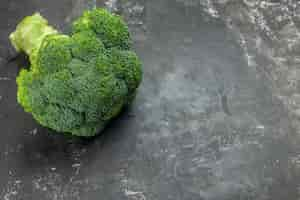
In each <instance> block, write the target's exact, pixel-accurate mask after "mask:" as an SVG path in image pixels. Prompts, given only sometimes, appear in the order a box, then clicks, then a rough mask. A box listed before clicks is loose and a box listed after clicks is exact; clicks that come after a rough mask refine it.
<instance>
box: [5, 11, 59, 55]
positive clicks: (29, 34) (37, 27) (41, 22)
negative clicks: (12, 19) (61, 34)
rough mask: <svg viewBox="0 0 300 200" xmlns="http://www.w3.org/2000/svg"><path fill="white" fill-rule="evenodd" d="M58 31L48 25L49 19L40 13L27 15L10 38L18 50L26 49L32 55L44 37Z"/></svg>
mask: <svg viewBox="0 0 300 200" xmlns="http://www.w3.org/2000/svg"><path fill="white" fill-rule="evenodd" d="M56 33H58V31H57V30H55V29H54V28H53V27H51V26H49V25H48V21H47V20H46V19H45V18H43V17H42V16H41V15H40V14H39V13H35V14H34V15H32V16H28V17H25V18H24V19H23V20H22V22H21V23H20V24H19V25H18V26H17V28H16V31H15V32H13V33H11V34H10V36H9V39H10V41H11V43H12V45H13V46H14V47H15V49H16V50H17V51H19V52H20V51H24V52H25V53H26V54H27V55H29V56H30V55H32V52H33V50H34V49H38V48H39V47H40V46H41V43H42V41H43V39H44V38H45V37H46V36H47V35H50V34H56Z"/></svg>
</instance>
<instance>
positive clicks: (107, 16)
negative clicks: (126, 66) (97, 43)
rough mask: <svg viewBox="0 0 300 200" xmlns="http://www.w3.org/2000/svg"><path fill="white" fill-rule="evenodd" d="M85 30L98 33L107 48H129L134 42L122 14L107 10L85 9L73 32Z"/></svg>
mask: <svg viewBox="0 0 300 200" xmlns="http://www.w3.org/2000/svg"><path fill="white" fill-rule="evenodd" d="M85 30H90V31H93V32H94V33H96V35H97V36H98V37H99V39H100V40H102V42H103V44H104V45H105V47H106V48H113V47H115V48H119V49H124V50H128V49H130V47H131V43H132V42H131V39H130V34H129V31H128V27H127V25H126V24H125V22H124V21H123V19H122V18H121V17H120V16H118V15H114V14H111V13H110V12H108V11H107V10H104V9H94V10H91V11H85V12H84V13H83V15H82V17H80V18H79V19H77V20H76V21H75V22H74V23H73V32H74V33H77V32H81V31H85Z"/></svg>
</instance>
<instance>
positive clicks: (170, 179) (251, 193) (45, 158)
mask: <svg viewBox="0 0 300 200" xmlns="http://www.w3.org/2000/svg"><path fill="white" fill-rule="evenodd" d="M257 2H263V1H230V0H227V1H225V0H223V1H221V0H220V1H217V0H216V1H207V0H203V1H196V0H186V1H183V0H176V1H175V0H143V1H142V0H128V1H125V0H119V1H116V0H115V1H114V0H109V1H106V2H98V5H103V6H106V7H108V8H109V9H111V10H112V11H114V12H118V13H121V14H122V15H123V16H124V17H125V18H126V19H127V21H128V22H129V24H130V28H131V31H132V33H133V37H134V40H135V49H136V51H137V52H138V54H139V56H140V57H141V58H142V60H143V62H144V81H143V84H142V86H141V88H140V91H139V94H138V96H137V99H136V101H135V103H134V104H133V105H132V107H131V108H130V109H128V110H127V111H125V112H124V113H123V114H122V116H120V118H118V119H117V120H115V121H114V122H113V123H112V124H110V126H109V127H108V128H107V129H106V130H105V132H104V133H103V134H102V135H101V136H99V137H97V138H94V139H90V140H82V139H78V138H67V137H65V136H62V135H60V134H58V133H54V132H53V131H51V130H47V129H45V128H43V127H40V126H39V125H37V124H36V123H35V122H34V120H33V119H32V118H31V116H30V115H28V114H26V113H24V112H23V110H22V108H21V107H20V106H19V105H18V104H17V103H16V85H15V77H16V75H17V73H18V71H19V69H20V68H21V67H23V66H25V65H26V64H25V63H26V62H25V60H24V59H23V58H22V57H21V56H18V57H17V58H16V59H13V60H10V61H9V62H8V58H11V57H13V51H12V50H11V49H10V45H9V42H8V40H7V36H8V34H9V32H11V31H12V30H13V29H14V27H15V25H16V23H17V22H18V21H19V20H20V19H21V18H22V17H23V16H25V15H29V14H31V13H32V12H34V11H40V12H41V13H42V14H43V15H45V16H46V17H47V18H48V19H49V21H50V23H52V24H54V25H55V26H56V27H57V28H59V29H63V30H68V26H67V25H66V24H67V23H68V21H70V20H71V19H72V18H73V17H75V16H77V15H78V14H79V13H80V10H81V9H83V8H86V7H91V6H93V4H91V2H88V3H87V2H85V1H82V0H77V1H71V0H63V1H62V0H60V1H58V0H55V1H51V2H50V1H49V2H48V1H39V0H26V1H25V0H24V1H22V2H20V1H17V0H4V1H3V2H1V5H0V36H1V37H0V126H1V136H0V166H1V170H0V177H1V179H0V199H4V200H15V199H16V200H20V199H22V200H35V199H36V200H40V199H43V200H77V199H81V200H85V199H88V200H94V199H95V200H98V199H106V200H118V199H120V200H121V199H122V200H123V199H129V200H147V199H148V200H149V199H150V200H155V199H158V200H160V199H161V200H166V199H172V200H193V199H195V200H199V199H201V200H202V199H203V200H227V199H228V200H233V199H235V200H238V199H240V200H250V199H255V200H283V199H288V200H298V199H299V198H300V148H299V147H300V145H299V144H300V140H299V135H298V134H297V130H299V129H297V115H300V114H299V108H298V107H297V106H298V105H299V103H300V97H299V95H298V93H297V91H298V87H296V86H295V87H296V88H295V90H293V92H289V91H290V90H289V89H287V90H284V89H283V88H286V87H288V85H287V82H285V81H289V80H291V84H292V83H294V80H296V79H297V78H298V75H297V73H298V72H297V70H296V68H297V65H296V64H293V65H292V64H291V65H288V66H291V67H292V68H289V69H291V70H287V71H285V70H283V68H284V67H285V66H286V65H283V64H282V63H280V62H281V61H282V62H283V60H282V58H284V59H285V58H286V59H291V61H293V60H294V61H297V56H298V55H297V53H296V52H295V53H294V54H293V53H284V49H285V45H286V46H289V45H288V41H290V40H289V39H292V38H294V37H296V36H295V34H296V33H297V27H296V25H295V26H293V25H289V23H287V24H286V25H284V26H287V27H289V28H281V29H278V30H277V29H275V28H272V27H271V25H270V26H269V27H270V31H269V32H270V33H272V34H269V35H266V36H265V35H263V36H260V35H259V33H260V29H259V28H260V27H263V25H261V23H262V21H259V20H258V21H257V20H256V21H254V22H253V23H252V21H251V20H252V19H251V17H252V16H253V15H254V14H253V13H252V14H253V15H252V14H251V15H250V14H249V13H250V12H249V11H251V12H256V10H257V9H256V7H255V6H258V3H257ZM275 4H277V3H275ZM275 4H274V5H275ZM55 5H56V6H55ZM58 5H59V6H58ZM264 5H265V6H270V4H263V6H264ZM272 5H273V4H272ZM272 5H271V6H272ZM288 5H289V4H288ZM280 7H284V6H283V5H281V4H280ZM252 8H253V10H252ZM261 9H262V11H261V10H260V9H259V10H258V11H257V13H256V15H260V14H261V13H264V14H266V15H267V14H268V15H270V17H269V18H268V19H270V20H271V19H275V16H276V17H278V16H281V15H280V14H277V11H276V9H275V8H274V9H275V10H274V11H273V10H270V9H265V10H263V9H264V8H261ZM278 12H279V11H278ZM286 13H287V14H290V13H291V12H290V11H286ZM258 18H260V17H258ZM283 18H284V17H283ZM228 21H230V22H232V23H229V22H228ZM294 22H295V24H296V22H297V20H296V18H295V21H294ZM270 23H271V22H270ZM230 25H232V26H234V27H230ZM277 26H279V25H278V24H275V25H274V27H277ZM248 29H249V30H248ZM262 29H263V28H262ZM264 30H265V29H264ZM262 32H263V31H262ZM272 35H278V36H276V37H280V38H282V40H284V41H282V43H277V40H274V41H273V40H271V39H270V38H272ZM296 35H297V34H296ZM258 36H260V39H258V40H256V42H254V41H252V38H258ZM240 38H244V40H241V39H240ZM239 41H240V43H239ZM259 41H261V43H259ZM266 41H267V42H268V43H267V42H266ZM266 44H269V45H273V46H272V50H270V49H268V48H270V47H268V46H266ZM280 44H281V45H280ZM255 45H258V46H259V47H257V46H255ZM295 49H296V47H295ZM276 51H278V52H279V53H283V55H281V54H280V59H278V60H277V61H278V62H279V61H280V62H279V63H276V59H275V60H272V59H266V58H267V57H266V54H267V55H269V54H270V53H274V54H276ZM295 51H296V50H295ZM249 52H250V53H249ZM251 52H252V53H251ZM276 55H277V54H276ZM254 56H257V57H254ZM272 56H274V55H273V54H270V57H271V58H272ZM251 58H252V59H251ZM287 61H288V60H287ZM293 66H294V67H293ZM274 73H279V74H282V76H283V78H282V79H280V80H279V79H278V80H273V78H274V77H278V76H277V75H273V74H274ZM286 73H287V74H288V75H287V74H286ZM269 77H271V78H269ZM281 80H282V82H280V81H281ZM292 85H293V84H292ZM285 91H287V92H285ZM281 96H283V97H284V98H279V97H281ZM289 99H290V100H293V101H294V102H295V103H294V104H293V105H295V106H296V107H295V108H294V107H293V109H292V107H290V106H289V104H287V103H286V102H287V100H289ZM292 111H293V112H292ZM291 113H294V114H291ZM298 117H299V116H298Z"/></svg>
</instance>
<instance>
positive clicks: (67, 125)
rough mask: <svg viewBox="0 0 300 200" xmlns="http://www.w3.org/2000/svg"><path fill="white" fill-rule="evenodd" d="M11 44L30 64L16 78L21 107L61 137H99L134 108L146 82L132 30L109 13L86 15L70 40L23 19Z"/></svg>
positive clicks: (43, 23) (36, 19)
mask: <svg viewBox="0 0 300 200" xmlns="http://www.w3.org/2000/svg"><path fill="white" fill-rule="evenodd" d="M10 40H11V42H12V44H13V46H14V47H15V49H16V50H17V51H22V52H25V53H26V54H27V55H28V56H29V59H30V64H31V66H30V69H29V70H27V69H22V70H21V71H20V73H19V75H18V77H17V85H18V93H17V99H18V102H19V103H20V104H21V105H22V106H23V108H24V110H25V111H26V112H29V113H31V114H32V115H33V117H34V118H35V119H36V120H37V121H38V122H39V123H40V124H41V125H43V126H46V127H49V128H51V129H54V130H56V131H58V132H66V133H71V134H73V135H76V136H86V137H88V136H94V135H96V134H98V133H99V132H100V131H101V130H102V129H103V128H104V127H105V125H106V124H107V123H108V122H109V121H110V120H111V119H113V118H114V117H116V116H117V115H118V114H119V113H120V111H121V110H122V108H124V107H125V106H127V105H129V104H130V103H131V102H132V100H133V99H134V97H135V94H136V90H137V88H138V86H139V84H140V82H141V79H142V67H141V65H142V64H141V61H140V60H139V58H138V57H137V55H136V54H135V53H134V52H133V51H132V50H131V38H130V34H129V31H128V27H127V26H126V24H125V22H124V21H123V20H122V18H121V17H120V16H117V15H114V14H111V13H109V12H108V11H106V10H104V9H99V8H97V9H93V10H90V11H85V12H84V13H83V15H82V16H81V17H79V18H78V19H77V20H75V21H74V23H73V26H72V34H71V35H65V34H62V33H59V32H58V31H57V30H55V29H54V28H53V27H51V26H49V25H48V22H47V20H46V19H44V18H43V17H42V16H41V15H40V14H38V13H37V14H34V15H32V16H28V17H26V18H24V19H23V20H22V21H21V23H20V24H19V25H18V26H17V28H16V31H15V32H13V33H12V34H11V35H10Z"/></svg>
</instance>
